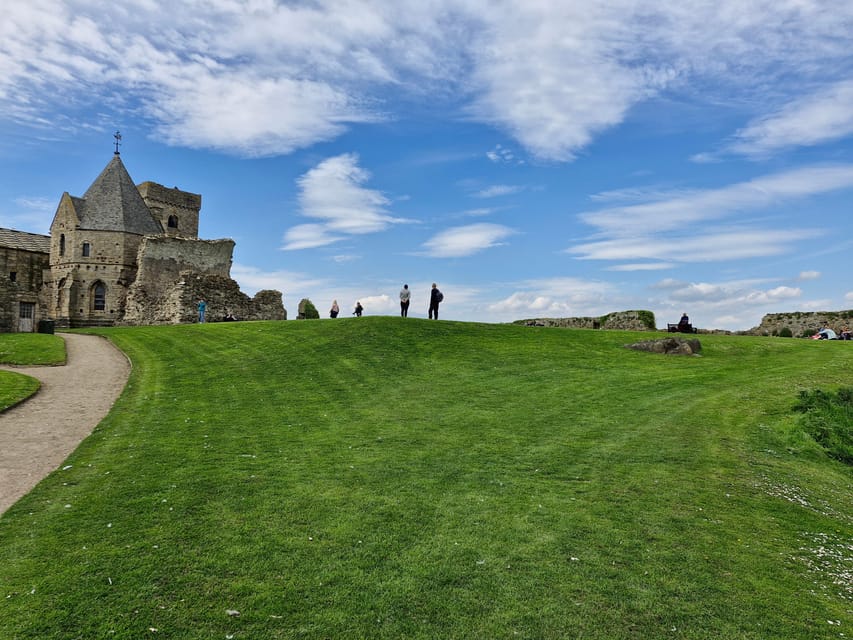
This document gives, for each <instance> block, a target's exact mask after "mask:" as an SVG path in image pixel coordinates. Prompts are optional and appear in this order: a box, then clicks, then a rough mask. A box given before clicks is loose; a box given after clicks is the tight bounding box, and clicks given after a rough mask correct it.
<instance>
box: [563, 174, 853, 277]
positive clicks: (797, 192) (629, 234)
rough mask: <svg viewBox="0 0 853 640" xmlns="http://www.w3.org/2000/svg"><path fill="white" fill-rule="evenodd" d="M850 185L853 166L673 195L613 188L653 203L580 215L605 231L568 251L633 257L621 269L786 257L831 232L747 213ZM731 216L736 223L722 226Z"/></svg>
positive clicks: (611, 195) (618, 196)
mask: <svg viewBox="0 0 853 640" xmlns="http://www.w3.org/2000/svg"><path fill="white" fill-rule="evenodd" d="M851 188H853V165H832V166H818V167H806V168H802V169H795V170H791V171H786V172H782V173H778V174H771V175H767V176H762V177H758V178H755V179H753V180H749V181H747V182H741V183H737V184H733V185H729V186H725V187H721V188H718V189H706V190H696V191H685V190H677V191H674V192H672V194H671V195H668V194H667V193H666V192H664V191H659V190H649V191H644V190H642V189H634V190H621V191H616V192H608V193H607V194H599V198H600V199H606V200H629V199H630V198H631V196H632V195H636V197H638V198H640V199H649V200H650V201H648V202H641V203H638V204H622V205H619V206H614V207H607V208H604V209H598V210H595V211H586V212H583V213H581V214H580V215H579V217H580V219H581V220H582V221H584V222H586V223H587V224H589V225H590V226H593V227H595V228H596V229H597V230H598V233H597V234H595V235H594V236H593V237H592V238H591V240H590V241H589V242H580V243H578V244H575V245H573V246H571V247H569V248H568V249H567V250H566V251H567V252H568V253H570V254H573V255H576V256H577V257H579V258H583V259H593V260H626V261H630V263H631V264H630V265H626V266H623V267H620V269H621V270H637V265H638V264H643V263H638V262H637V261H649V262H650V263H657V264H661V263H665V262H710V261H723V260H736V259H741V258H753V257H766V256H771V255H779V254H783V253H786V252H788V251H790V250H791V248H792V247H793V246H794V245H795V244H796V243H798V242H800V241H802V240H805V239H809V238H815V237H818V236H820V235H823V234H824V233H825V230H822V229H820V228H817V227H815V228H810V229H809V228H806V229H797V228H780V227H778V226H777V227H772V226H769V227H768V226H759V225H758V224H757V223H756V222H747V221H745V217H746V216H745V214H746V213H748V212H753V211H760V210H763V209H766V208H769V207H771V206H774V205H778V204H787V203H790V202H793V201H796V200H797V199H803V198H807V197H810V196H816V195H821V194H825V193H829V192H832V191H837V190H842V189H851ZM726 219H731V221H729V222H728V223H727V224H725V225H723V224H721V222H722V221H725V220H726ZM765 224H766V223H765ZM786 226H787V225H786ZM648 268H651V267H648Z"/></svg>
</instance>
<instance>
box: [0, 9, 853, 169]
mask: <svg viewBox="0 0 853 640" xmlns="http://www.w3.org/2000/svg"><path fill="white" fill-rule="evenodd" d="M6 4H7V5H8V6H4V15H3V18H4V19H3V21H2V24H0V107H2V112H3V114H4V117H5V118H12V119H15V120H17V121H25V122H28V123H29V124H31V125H33V126H43V127H46V128H47V127H52V128H55V127H56V126H57V123H58V122H59V120H60V119H62V118H63V117H67V119H65V120H64V122H65V123H66V125H67V126H70V127H76V126H87V125H92V124H97V125H99V124H100V123H92V122H88V123H84V122H80V121H79V120H78V119H76V118H73V117H70V114H69V109H72V108H74V105H82V104H84V103H88V104H89V105H94V104H98V105H103V106H104V109H118V110H120V111H124V112H127V111H130V112H133V113H134V114H138V113H140V112H142V113H144V114H146V115H147V116H148V117H149V118H150V119H151V121H152V123H153V128H154V129H156V130H157V131H158V133H159V134H160V135H163V136H165V137H166V139H167V140H168V141H170V142H171V143H172V144H179V145H188V146H193V147H212V148H217V149H222V150H226V151H229V152H233V153H237V154H240V155H268V154H276V153H288V152H290V151H292V150H294V149H297V148H302V147H305V146H308V145H311V144H314V143H315V142H317V141H321V140H329V139H330V138H332V137H335V136H338V135H340V134H341V133H342V132H343V131H345V130H346V129H347V128H348V127H349V126H351V125H353V124H355V123H361V122H365V121H375V120H377V119H385V118H389V117H393V116H394V114H393V113H387V112H386V111H385V110H386V109H390V107H389V105H391V104H393V103H394V101H393V100H389V99H388V98H389V97H394V96H403V97H405V98H412V97H414V98H416V99H417V98H422V97H424V96H429V97H430V100H431V103H433V104H434V105H435V107H436V109H438V110H441V109H445V110H447V109H457V108H458V106H459V105H460V103H461V105H462V108H463V109H465V110H466V111H467V113H468V114H469V115H471V116H473V117H474V118H475V119H477V120H478V121H481V122H486V123H491V124H494V125H496V126H498V127H499V128H501V129H502V130H504V131H506V132H508V133H509V134H511V135H512V136H513V137H514V139H515V140H517V141H518V142H519V143H520V144H521V145H523V146H524V147H525V148H526V149H527V150H528V151H530V152H532V153H533V154H535V155H536V156H538V157H540V158H543V159H546V160H557V161H563V160H571V159H572V158H573V157H575V156H576V155H577V154H578V153H579V152H580V151H581V150H582V149H584V148H585V147H586V146H587V145H589V143H590V142H591V141H592V140H593V139H594V138H595V136H596V135H598V134H600V133H601V132H603V131H606V130H608V129H612V128H614V127H616V126H618V125H619V124H621V123H622V122H623V121H624V120H625V118H626V117H627V116H628V114H629V113H630V112H631V110H632V109H633V108H634V107H635V106H636V105H637V104H639V103H641V102H643V101H647V100H650V99H654V98H655V96H656V95H657V94H658V92H660V91H662V90H667V91H669V92H672V93H674V94H676V95H678V94H683V95H686V97H687V98H688V99H691V98H693V97H694V95H695V94H699V93H701V94H703V95H706V96H708V97H707V98H706V99H707V100H711V101H716V102H728V101H729V100H730V99H731V95H732V89H734V90H736V91H737V92H739V94H740V95H739V96H738V97H739V99H740V100H741V102H740V104H750V100H749V98H750V96H761V97H764V95H765V94H766V86H767V82H764V81H763V80H765V79H769V81H772V79H774V78H775V77H778V76H779V75H781V74H782V73H783V70H784V73H785V74H787V77H786V83H785V84H784V85H782V83H778V82H777V83H775V85H774V86H777V87H784V86H790V87H792V89H790V93H791V94H792V96H794V95H795V91H797V90H798V88H799V87H801V86H806V85H810V86H821V85H822V86H825V87H827V88H824V89H818V90H817V91H816V92H815V94H814V97H813V98H809V99H802V98H794V97H791V96H784V95H782V96H777V97H776V98H777V99H776V100H774V103H775V104H781V103H782V102H783V101H784V100H785V99H786V98H788V103H789V106H786V107H781V108H777V109H776V110H775V111H774V112H773V113H771V114H769V115H765V116H763V117H758V118H756V119H755V120H753V122H752V123H751V124H750V125H748V126H747V127H746V128H744V129H743V130H742V131H741V132H740V133H739V134H738V139H739V143H740V144H741V145H745V146H746V147H751V148H752V149H763V150H774V149H777V148H781V147H784V146H787V145H790V144H816V143H819V142H821V141H825V140H828V139H833V138H834V137H837V136H839V135H848V134H849V133H850V130H851V127H853V121H851V117H850V114H849V113H845V111H844V109H843V103H844V100H845V99H846V98H847V97H848V96H849V92H850V91H851V84H850V81H848V80H846V79H840V78H833V76H832V69H834V68H838V69H842V70H843V69H846V68H849V64H844V63H845V62H849V56H850V53H849V42H848V39H849V33H850V32H851V31H853V7H851V6H850V4H849V3H833V4H832V5H831V6H830V5H829V4H828V3H827V2H822V1H819V0H818V1H813V2H799V1H795V0H780V2H774V3H752V4H749V5H748V6H745V5H744V4H743V3H742V2H741V0H719V2H714V3H708V2H705V1H704V0H684V1H683V2H679V3H636V2H634V1H633V0H608V1H606V2H605V1H603V0H599V1H590V2H584V3H571V2H563V3H555V2H545V1H531V2H516V1H513V0H432V1H430V2H422V1H415V0H400V1H399V2H394V3H389V2H387V1H385V0H350V1H348V2H334V1H332V0H317V1H316V2H307V1H306V2H287V3H278V2H270V1H267V0H261V1H258V2H208V3H198V2H181V1H179V2H169V3H167V2H165V0H162V1H161V0H144V1H143V0H139V1H137V2H134V3H132V4H128V3H112V4H103V3H91V2H84V1H82V0H64V1H60V0H29V1H28V2H12V3H6ZM781 90H782V91H784V89H781ZM848 102H849V100H848ZM752 103H753V104H758V105H760V104H766V101H764V100H754V101H752ZM839 105H842V106H841V107H839ZM58 112H61V113H62V114H63V115H60V113H58ZM453 115H459V114H458V113H456V114H453ZM489 154H490V156H491V157H492V158H494V159H497V158H502V161H506V160H507V156H506V155H505V149H501V150H498V149H497V148H496V149H495V150H493V151H491V152H489Z"/></svg>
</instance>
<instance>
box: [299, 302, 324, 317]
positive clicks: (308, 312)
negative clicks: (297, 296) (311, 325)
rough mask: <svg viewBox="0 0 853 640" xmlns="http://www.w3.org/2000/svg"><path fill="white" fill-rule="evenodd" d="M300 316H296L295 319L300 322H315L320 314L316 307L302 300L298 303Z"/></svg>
mask: <svg viewBox="0 0 853 640" xmlns="http://www.w3.org/2000/svg"><path fill="white" fill-rule="evenodd" d="M299 307H300V314H299V316H297V319H300V320H317V319H318V318H319V317H320V312H319V311H317V307H315V306H314V303H313V302H311V301H310V300H309V299H308V298H303V299H302V301H301V302H300V303H299Z"/></svg>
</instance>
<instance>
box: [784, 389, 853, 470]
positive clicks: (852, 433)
mask: <svg viewBox="0 0 853 640" xmlns="http://www.w3.org/2000/svg"><path fill="white" fill-rule="evenodd" d="M794 410H795V411H799V412H801V413H802V414H803V416H802V418H801V420H800V423H801V425H802V427H803V430H804V431H805V432H806V433H808V434H809V435H810V436H811V437H812V438H814V440H815V441H816V442H817V443H818V444H819V445H820V446H821V447H823V449H824V451H826V453H827V455H829V456H831V457H833V458H835V459H837V460H841V461H842V462H844V463H846V464H850V465H853V388H844V389H839V390H838V391H837V392H836V393H832V392H831V391H830V392H824V391H821V390H820V389H816V390H815V391H800V397H799V401H798V402H797V404H796V405H794Z"/></svg>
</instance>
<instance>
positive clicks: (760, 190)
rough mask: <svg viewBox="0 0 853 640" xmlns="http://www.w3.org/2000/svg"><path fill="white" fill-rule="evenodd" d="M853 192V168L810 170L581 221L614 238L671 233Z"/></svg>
mask: <svg viewBox="0 0 853 640" xmlns="http://www.w3.org/2000/svg"><path fill="white" fill-rule="evenodd" d="M850 188H853V165H849V164H843V165H832V166H821V167H805V168H802V169H794V170H791V171H785V172H782V173H777V174H771V175H767V176H762V177H759V178H755V179H753V180H749V181H747V182H740V183H736V184H733V185H730V186H727V187H721V188H719V189H707V190H704V191H700V190H696V191H692V192H685V191H683V190H682V191H677V192H675V193H674V194H673V195H672V196H671V197H667V196H666V194H665V193H661V194H659V195H658V197H657V198H656V199H655V200H653V201H651V202H647V203H642V204H634V205H627V206H621V207H611V208H607V209H599V210H597V211H588V212H584V213H581V214H580V218H581V219H582V220H583V221H584V222H586V223H587V224H589V225H592V226H595V227H598V228H599V229H601V230H603V231H606V232H607V233H609V234H613V235H634V234H636V233H643V232H645V233H649V232H653V231H669V230H673V229H679V228H682V227H683V226H684V225H686V224H688V223H697V222H703V221H709V220H717V219H721V218H726V217H731V216H735V215H738V214H742V213H743V212H746V211H751V210H757V209H761V208H764V207H767V206H770V205H772V204H778V203H782V202H788V201H790V200H792V199H794V198H805V197H808V196H812V195H817V194H823V193H827V192H830V191H835V190H839V189H850Z"/></svg>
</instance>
